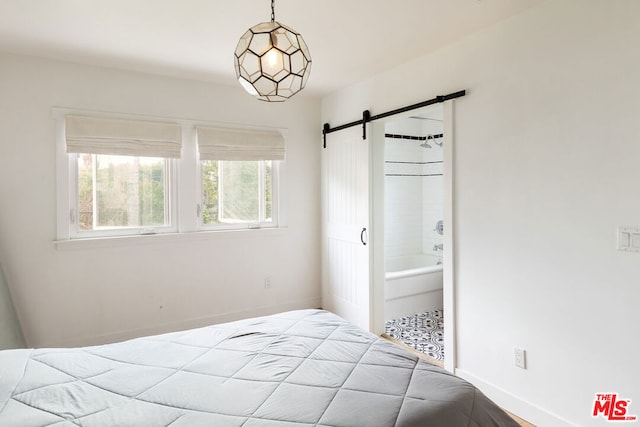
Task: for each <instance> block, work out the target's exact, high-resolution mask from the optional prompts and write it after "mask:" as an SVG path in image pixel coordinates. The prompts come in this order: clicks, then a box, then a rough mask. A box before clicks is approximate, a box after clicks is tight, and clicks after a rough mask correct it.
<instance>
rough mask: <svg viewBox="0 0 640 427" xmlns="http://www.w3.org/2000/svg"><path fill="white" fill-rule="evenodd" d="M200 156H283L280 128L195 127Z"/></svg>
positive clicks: (228, 158)
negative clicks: (259, 129)
mask: <svg viewBox="0 0 640 427" xmlns="http://www.w3.org/2000/svg"><path fill="white" fill-rule="evenodd" d="M197 131H198V151H199V153H200V160H284V158H285V147H284V138H283V137H282V134H281V133H280V132H273V131H271V132H270V131H252V130H240V129H222V128H209V127H198V129H197Z"/></svg>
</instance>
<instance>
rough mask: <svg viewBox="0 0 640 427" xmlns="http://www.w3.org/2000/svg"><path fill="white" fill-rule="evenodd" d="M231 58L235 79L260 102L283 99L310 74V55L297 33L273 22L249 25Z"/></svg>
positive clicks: (296, 91) (293, 92)
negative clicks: (233, 62) (233, 63)
mask: <svg viewBox="0 0 640 427" xmlns="http://www.w3.org/2000/svg"><path fill="white" fill-rule="evenodd" d="M234 60H235V68H236V77H237V78H238V81H239V82H240V84H241V85H242V86H243V87H244V88H245V89H246V91H247V92H249V93H250V94H251V95H253V96H255V97H256V98H258V99H259V100H261V101H268V102H278V101H286V100H287V99H289V98H290V97H292V96H293V95H295V94H296V93H298V92H300V91H301V90H302V89H303V88H304V87H305V85H306V83H307V80H308V79H309V74H310V73H311V55H310V54H309V48H308V47H307V44H306V43H305V42H304V39H303V38H302V36H301V35H300V33H298V32H296V31H295V30H293V29H291V28H289V27H287V26H285V25H282V24H280V23H279V22H276V21H271V22H262V23H260V24H258V25H255V26H253V27H251V28H249V30H248V31H247V32H246V33H244V35H243V36H242V37H240V41H238V45H237V46H236V51H235V55H234Z"/></svg>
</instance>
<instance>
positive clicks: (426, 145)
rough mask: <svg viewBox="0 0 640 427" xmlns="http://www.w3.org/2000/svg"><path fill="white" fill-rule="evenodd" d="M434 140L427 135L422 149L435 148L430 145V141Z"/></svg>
mask: <svg viewBox="0 0 640 427" xmlns="http://www.w3.org/2000/svg"><path fill="white" fill-rule="evenodd" d="M430 139H433V135H427V139H426V140H425V141H424V143H422V144H420V147H422V148H433V147H431V144H429V140H430Z"/></svg>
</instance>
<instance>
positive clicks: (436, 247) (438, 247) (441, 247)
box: [433, 243, 444, 252]
mask: <svg viewBox="0 0 640 427" xmlns="http://www.w3.org/2000/svg"><path fill="white" fill-rule="evenodd" d="M433 250H434V251H436V252H437V251H442V250H444V246H443V244H442V243H440V244H439V245H435V246H434V247H433Z"/></svg>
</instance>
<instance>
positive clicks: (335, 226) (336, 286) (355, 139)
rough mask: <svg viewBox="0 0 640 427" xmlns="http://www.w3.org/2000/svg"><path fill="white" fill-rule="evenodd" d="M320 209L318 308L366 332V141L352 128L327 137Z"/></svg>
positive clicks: (367, 216)
mask: <svg viewBox="0 0 640 427" xmlns="http://www.w3.org/2000/svg"><path fill="white" fill-rule="evenodd" d="M323 209H324V211H323V263H322V264H323V283H322V289H323V292H322V293H323V295H322V300H323V307H324V308H325V309H327V310H330V311H332V312H334V313H336V314H338V315H339V316H341V317H343V318H345V319H347V320H349V321H350V322H352V323H354V324H356V325H358V326H360V327H362V328H364V329H366V330H369V328H370V308H369V299H370V280H369V253H370V251H369V248H370V245H369V241H370V238H369V142H368V141H365V140H363V139H362V130H361V128H360V127H358V126H356V127H353V128H350V129H345V130H342V131H339V132H335V133H332V134H331V135H330V136H328V138H327V148H326V149H323Z"/></svg>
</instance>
